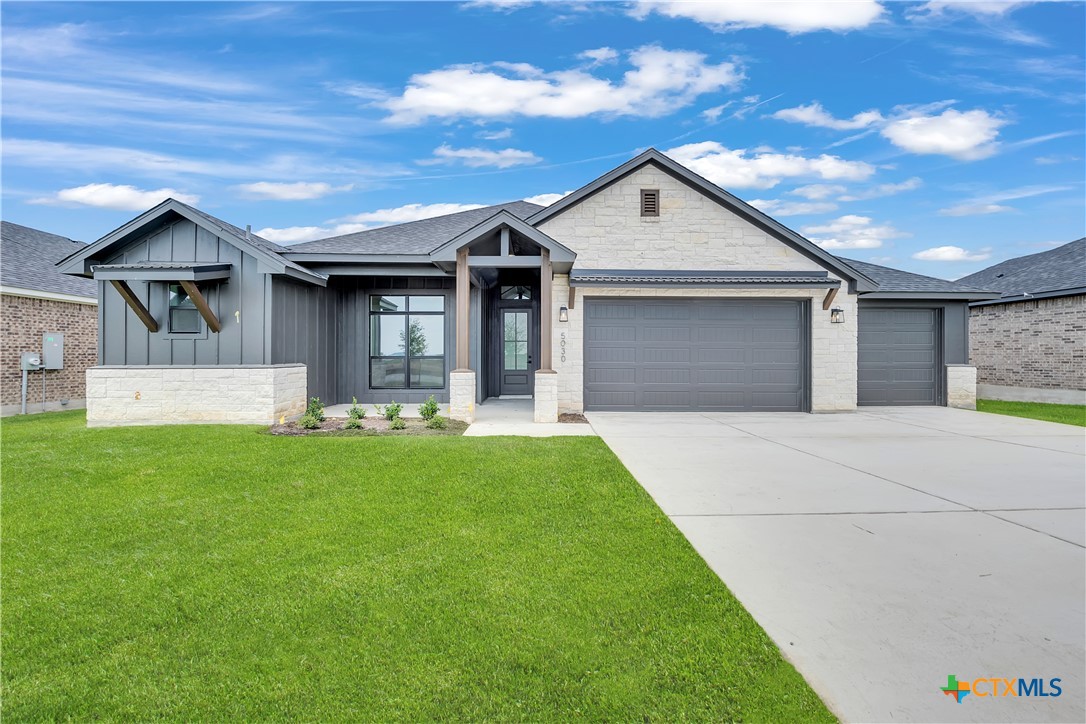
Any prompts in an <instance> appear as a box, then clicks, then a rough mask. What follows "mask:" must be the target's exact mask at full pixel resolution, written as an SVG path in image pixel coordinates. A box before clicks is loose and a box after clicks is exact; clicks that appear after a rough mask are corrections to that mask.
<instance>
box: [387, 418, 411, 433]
mask: <svg viewBox="0 0 1086 724" xmlns="http://www.w3.org/2000/svg"><path fill="white" fill-rule="evenodd" d="M406 428H407V423H406V422H404V420H403V418H402V417H394V418H392V420H391V421H390V422H389V423H388V429H390V430H403V429H406Z"/></svg>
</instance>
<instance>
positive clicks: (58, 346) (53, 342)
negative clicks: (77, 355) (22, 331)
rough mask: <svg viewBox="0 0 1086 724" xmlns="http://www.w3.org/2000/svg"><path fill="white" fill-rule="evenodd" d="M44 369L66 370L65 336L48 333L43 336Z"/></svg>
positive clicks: (42, 356)
mask: <svg viewBox="0 0 1086 724" xmlns="http://www.w3.org/2000/svg"><path fill="white" fill-rule="evenodd" d="M41 350H42V355H41V361H42V367H44V368H45V369H47V370H62V369H64V335H63V334H62V333H61V332H46V333H45V334H43V335H42V336H41Z"/></svg>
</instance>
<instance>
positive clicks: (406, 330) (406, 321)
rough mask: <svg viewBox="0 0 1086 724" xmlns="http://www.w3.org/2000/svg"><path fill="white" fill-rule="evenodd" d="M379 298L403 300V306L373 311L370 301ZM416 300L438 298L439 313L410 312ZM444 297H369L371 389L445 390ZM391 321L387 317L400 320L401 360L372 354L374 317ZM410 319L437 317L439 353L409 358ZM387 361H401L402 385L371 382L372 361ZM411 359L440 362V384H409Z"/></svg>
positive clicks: (393, 294) (397, 293)
mask: <svg viewBox="0 0 1086 724" xmlns="http://www.w3.org/2000/svg"><path fill="white" fill-rule="evenodd" d="M382 297H403V298H404V301H405V306H404V308H403V309H402V310H400V309H396V310H381V309H374V308H373V300H374V299H380V298H382ZM413 298H414V299H417V298H427V299H440V300H441V309H440V310H426V309H424V310H412V308H411V307H412V304H411V300H412V299H413ZM445 299H446V297H445V295H443V294H411V293H407V292H400V291H394V292H387V293H384V294H370V295H369V297H368V299H367V301H368V302H369V304H368V305H367V309H368V312H369V316H368V319H367V321H368V334H369V346H368V348H367V357H368V361H369V367H368V369H367V371H366V372H367V375H366V382H367V384H368V386H369V389H371V390H442V389H444V388H445V377H446V373H447V372H448V368H447V364H446V359H447V350H448V341H449V340H448V333H447V329H446V325H445V315H446V311H447V310H446V308H445V307H446V304H445ZM374 317H381V318H390V317H402V318H403V335H404V351H403V356H402V357H392V356H389V355H381V354H374V353H373V350H374V340H373V333H374V324H373V318H374ZM412 317H439V318H440V319H441V354H426V355H412V354H411V337H410V335H411V318H412ZM390 360H396V361H400V362H401V363H402V365H403V380H404V384H403V385H375V384H374V381H373V369H374V361H381V362H388V361H390ZM412 360H440V361H441V382H440V384H438V385H422V384H419V385H414V384H412V382H411V362H412Z"/></svg>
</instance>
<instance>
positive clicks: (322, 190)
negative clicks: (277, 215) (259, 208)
mask: <svg viewBox="0 0 1086 724" xmlns="http://www.w3.org/2000/svg"><path fill="white" fill-rule="evenodd" d="M352 188H353V186H352V185H351V184H347V185H345V186H333V185H331V184H327V183H324V182H306V181H296V182H294V183H275V182H272V181H258V182H256V183H251V184H241V185H239V186H238V189H239V190H241V192H242V193H243V194H245V195H246V196H248V197H249V198H253V199H261V200H272V201H304V200H306V199H319V198H321V197H322V196H327V195H329V194H333V193H336V192H339V191H350V190H351V189H352Z"/></svg>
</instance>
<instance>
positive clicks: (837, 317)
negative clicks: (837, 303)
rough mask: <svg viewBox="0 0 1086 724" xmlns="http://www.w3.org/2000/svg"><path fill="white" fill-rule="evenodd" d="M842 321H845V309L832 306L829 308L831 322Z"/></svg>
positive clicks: (837, 322)
mask: <svg viewBox="0 0 1086 724" xmlns="http://www.w3.org/2000/svg"><path fill="white" fill-rule="evenodd" d="M843 321H845V310H843V309H841V308H840V307H834V308H833V309H831V310H830V323H831V324H840V323H841V322H843Z"/></svg>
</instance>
